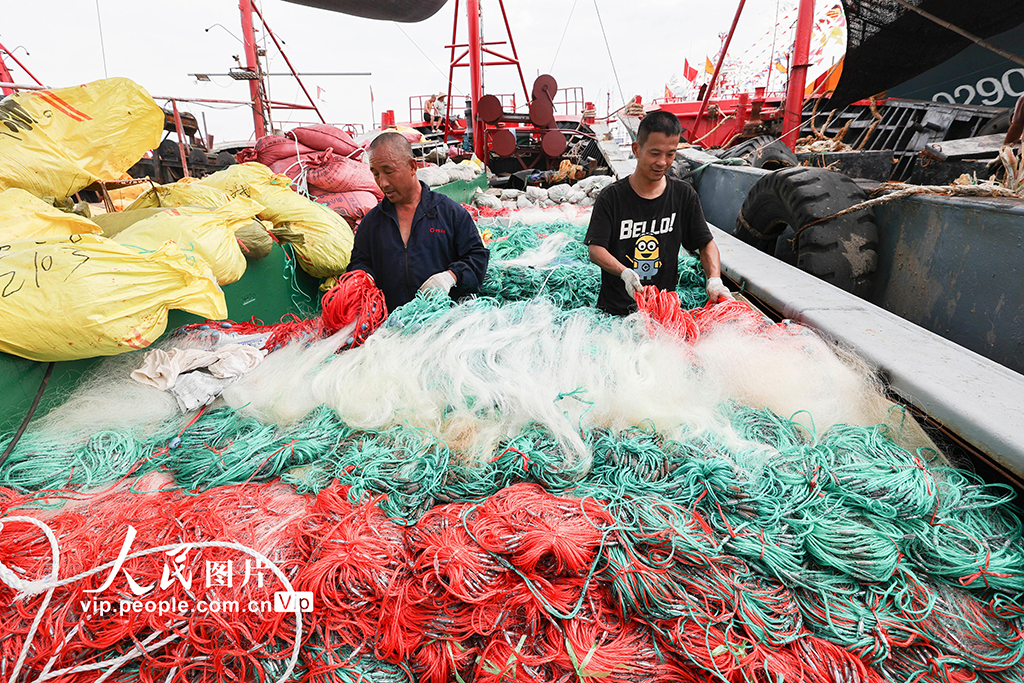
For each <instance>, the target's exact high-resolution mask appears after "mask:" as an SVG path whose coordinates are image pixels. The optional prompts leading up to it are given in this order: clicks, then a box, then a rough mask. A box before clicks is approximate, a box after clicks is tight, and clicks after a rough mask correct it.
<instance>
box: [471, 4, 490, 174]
mask: <svg viewBox="0 0 1024 683" xmlns="http://www.w3.org/2000/svg"><path fill="white" fill-rule="evenodd" d="M466 15H467V21H468V22H469V23H468V25H467V28H468V29H469V89H470V93H469V97H470V101H472V103H473V105H472V106H473V151H474V153H475V154H476V157H477V159H485V158H486V156H485V155H486V154H487V140H485V139H484V122H483V119H481V118H480V114H479V109H478V108H477V107H478V106H479V104H480V98H481V97H483V94H484V83H483V73H482V72H481V62H482V61H483V59H482V57H483V52H482V51H481V49H480V48H481V45H480V0H466Z"/></svg>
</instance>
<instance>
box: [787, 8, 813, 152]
mask: <svg viewBox="0 0 1024 683" xmlns="http://www.w3.org/2000/svg"><path fill="white" fill-rule="evenodd" d="M813 30H814V0H800V10H799V13H798V15H797V20H796V42H795V43H794V45H793V61H792V62H791V63H790V65H789V85H788V86H787V87H786V111H785V114H784V115H783V118H782V142H783V143H784V144H785V145H786V146H787V147H789V148H790V149H792V150H795V149H796V140H797V137H798V134H799V133H800V123H801V121H802V120H803V110H804V89H805V88H806V87H807V67H809V66H810V64H808V63H807V59H808V54H809V53H810V49H811V32H812V31H813Z"/></svg>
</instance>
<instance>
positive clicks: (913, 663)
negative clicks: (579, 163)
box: [0, 225, 1024, 683]
mask: <svg viewBox="0 0 1024 683" xmlns="http://www.w3.org/2000/svg"><path fill="white" fill-rule="evenodd" d="M489 229H491V230H492V233H491V235H490V236H491V238H492V241H491V249H492V262H493V263H495V264H497V265H494V266H492V269H491V271H490V272H489V274H488V279H487V283H490V285H488V284H487V283H485V289H486V288H487V287H489V286H492V287H494V289H493V290H488V291H487V294H488V296H483V297H480V298H478V299H476V300H474V301H470V302H465V303H461V304H455V303H454V302H452V301H451V300H450V299H447V298H446V297H443V296H438V295H437V294H436V293H435V294H429V293H425V294H421V295H419V296H418V297H417V298H416V299H415V300H414V301H412V302H410V303H409V304H407V305H406V306H403V307H401V308H399V309H398V310H397V311H394V312H392V314H391V315H390V317H388V319H387V321H386V322H385V323H384V324H383V325H382V326H381V327H380V328H379V329H377V331H376V332H374V333H373V334H372V335H369V336H366V337H364V338H363V339H362V340H361V342H362V343H361V344H351V343H346V342H347V338H348V336H352V335H353V331H358V330H359V326H360V325H361V322H360V319H359V317H358V316H355V317H353V316H352V315H351V314H345V315H341V317H339V318H336V320H338V321H340V322H336V323H333V324H332V328H335V329H338V330H339V331H337V332H335V333H334V334H333V336H327V337H326V338H323V337H324V335H323V334H320V333H318V334H316V335H310V337H309V338H308V339H306V340H305V343H303V342H302V341H299V342H297V343H291V344H286V345H285V346H283V347H282V348H280V349H279V350H275V351H274V352H273V353H271V354H270V355H269V356H268V357H267V358H266V359H265V361H264V362H263V364H261V365H260V367H259V368H257V369H256V370H254V371H253V372H252V373H250V374H249V375H246V376H245V377H243V378H242V379H241V380H239V381H238V382H236V383H235V384H232V385H231V386H230V387H229V389H228V391H227V392H225V394H224V396H223V398H222V400H220V401H218V402H217V403H215V404H213V405H212V406H210V407H209V408H206V409H204V410H202V411H199V412H198V413H195V414H190V415H185V416H182V415H178V414H177V413H176V412H175V409H174V406H173V402H172V403H171V404H170V405H168V404H167V403H166V401H165V400H164V397H163V395H162V392H158V391H157V390H155V389H152V388H149V387H131V385H130V384H129V383H128V382H129V381H128V380H126V379H124V374H125V373H123V372H120V371H119V369H123V368H125V367H129V366H130V364H131V363H132V362H133V360H134V361H136V362H137V360H138V359H139V356H138V355H137V354H128V355H127V356H128V357H127V358H120V359H115V360H113V361H111V364H110V365H108V366H107V367H106V368H105V369H104V370H103V371H102V372H101V373H100V375H99V376H98V377H97V378H95V379H94V380H93V381H92V382H90V383H87V384H86V385H84V386H83V387H82V388H81V389H80V390H79V391H78V392H77V394H76V395H75V396H73V397H71V398H70V399H69V401H68V402H67V403H66V404H65V405H64V406H63V407H61V408H59V409H57V410H55V411H53V412H52V413H51V414H50V415H48V416H46V417H45V418H44V419H42V420H40V421H39V422H37V423H36V424H35V425H33V427H32V428H31V429H30V430H29V431H28V432H26V434H25V435H24V436H23V437H22V438H21V439H20V441H18V443H17V444H16V447H15V448H14V450H13V452H12V453H11V455H10V457H9V458H8V460H7V461H6V462H5V463H4V465H3V467H2V468H0V486H2V488H0V506H2V510H3V518H2V519H0V522H2V524H3V526H2V529H0V563H2V565H3V566H2V568H0V580H2V582H3V587H2V589H0V590H2V593H3V597H2V598H0V600H2V601H3V602H2V604H4V605H6V607H5V608H4V609H3V610H2V611H0V633H2V634H3V635H4V637H3V639H0V661H2V662H3V664H2V665H0V674H2V675H3V677H5V678H8V679H12V678H13V680H25V681H35V680H51V679H53V680H65V681H101V680H102V681H129V680H131V681H135V680H141V681H145V682H147V683H149V682H153V683H156V682H162V681H218V682H220V681H237V680H260V681H292V680H297V681H311V682H312V681H317V682H319V681H323V682H324V683H326V682H327V681H334V680H342V681H350V682H351V683H356V682H358V681H365V680H369V681H379V682H381V683H385V682H386V683H401V682H404V681H409V682H412V681H429V682H431V683H445V682H448V681H460V682H463V681H465V682H468V681H484V682H487V681H492V682H494V683H497V682H498V681H513V680H528V681H572V680H588V679H591V678H602V679H607V680H609V681H613V682H614V681H622V682H630V683H635V682H639V681H665V682H668V681H673V682H679V681H682V682H697V681H710V680H717V681H726V682H727V683H748V682H752V681H762V682H763V683H778V682H779V681H783V680H785V681H806V682H808V683H833V682H834V683H840V682H842V683H850V682H853V683H882V682H883V681H893V682H898V683H920V682H922V681H925V682H928V683H972V682H973V681H981V682H984V683H1014V682H1017V681H1021V680H1022V673H1024V667H1022V663H1021V660H1022V657H1024V634H1022V631H1021V625H1022V618H1024V607H1022V604H1024V602H1022V598H1024V572H1022V567H1024V528H1022V524H1021V514H1020V510H1019V509H1018V508H1017V507H1015V504H1014V493H1013V491H1011V490H1009V489H1007V488H1004V487H1001V486H999V485H993V484H986V483H984V482H982V481H980V480H979V479H977V478H976V477H975V476H974V475H971V474H969V473H967V472H964V471H961V470H959V469H956V468H954V467H951V466H949V465H948V464H947V463H946V461H945V460H944V458H942V456H941V454H938V453H937V452H936V451H935V450H934V449H933V447H932V446H931V444H930V442H929V441H928V440H927V438H926V437H925V436H923V434H921V433H920V430H919V429H918V428H916V426H915V425H914V423H913V420H912V418H910V417H909V416H908V415H906V414H905V413H904V411H903V410H902V409H900V408H898V407H896V406H893V405H892V404H889V403H888V402H887V401H885V399H884V397H883V396H882V394H881V391H880V388H879V387H878V386H877V384H876V383H875V382H874V381H873V379H872V376H871V373H870V371H869V369H867V368H865V367H864V366H863V365H862V364H860V363H859V362H858V361H857V360H856V359H855V358H853V357H852V356H850V355H848V354H845V353H843V352H842V351H841V350H839V349H836V348H834V347H833V346H832V345H830V344H828V343H827V342H825V341H824V340H822V339H821V338H819V337H818V336H817V335H815V334H813V333H812V332H810V331H809V330H807V329H806V328H803V327H800V326H798V325H792V324H773V323H770V322H769V321H767V320H765V319H764V318H762V317H761V316H759V315H758V314H756V313H754V312H753V311H751V310H750V309H749V308H747V307H746V306H745V305H743V304H739V303H726V304H719V305H716V306H711V307H707V306H703V307H702V306H701V304H702V303H703V302H700V303H698V304H697V305H693V304H694V300H688V299H686V298H685V296H684V294H685V292H691V293H692V292H693V291H694V290H701V291H702V288H703V286H702V283H701V282H700V281H699V271H697V274H695V275H694V274H691V275H687V277H692V279H690V280H687V287H681V289H680V290H679V291H678V292H657V291H655V290H650V289H647V290H644V291H643V292H642V293H641V294H640V295H638V297H637V300H638V305H639V307H640V309H641V312H640V313H639V314H637V315H635V316H631V317H629V318H626V319H617V318H611V317H608V316H604V315H603V314H600V313H598V312H596V311H594V310H593V309H592V308H589V307H588V305H587V304H586V302H584V301H583V300H582V298H579V297H578V296H577V295H576V294H573V293H572V292H571V287H570V286H569V285H571V284H572V283H573V279H572V278H567V279H566V282H567V283H568V284H566V285H565V286H564V287H563V286H562V285H554V286H553V285H552V284H551V283H552V282H555V280H554V279H553V278H551V279H547V280H546V281H545V283H541V284H540V285H538V286H537V288H536V289H530V288H529V287H533V285H532V284H528V283H527V284H526V285H516V286H515V287H519V289H516V288H515V287H513V286H512V285H511V284H509V283H510V282H512V281H513V280H510V279H506V280H503V281H501V282H502V284H500V285H497V284H495V283H497V282H499V278H498V276H496V275H495V273H496V272H497V271H498V270H500V269H504V270H505V271H506V273H505V275H508V273H511V272H512V271H513V269H517V268H518V269H527V270H529V269H533V270H536V271H537V272H538V273H546V275H545V277H547V275H551V274H552V273H553V272H554V271H555V270H557V268H559V267H565V268H577V267H580V268H582V266H583V265H585V264H583V259H585V247H584V246H583V245H582V244H581V243H580V241H579V240H580V237H581V233H580V232H578V231H576V232H569V231H568V228H567V229H565V230H552V229H551V228H550V227H549V226H542V227H541V228H537V226H531V227H529V228H524V229H523V230H520V229H517V228H515V227H514V226H507V227H504V228H502V227H501V226H500V225H495V226H492V227H491V228H489ZM502 230H504V232H501V231H502ZM573 230H575V228H573ZM558 234H564V235H567V236H568V238H567V237H558V238H557V241H552V239H553V237H552V236H554V235H558ZM502 237H507V239H500V238H502ZM560 259H565V261H566V263H560V264H559V265H557V266H555V267H554V268H552V267H550V265H551V264H553V263H556V262H559V260H560ZM576 261H578V262H579V263H580V264H581V265H579V266H578V265H572V263H574V262H576ZM538 264H547V265H538ZM681 272H684V271H682V269H681ZM517 277H518V276H517ZM531 277H532V275H531ZM580 281H581V278H579V277H577V278H576V280H575V282H577V283H579V282H580ZM681 281H682V278H681ZM522 282H526V280H523V281H522ZM573 297H576V298H573ZM360 300H362V299H361V298H360V297H352V301H353V302H356V301H360ZM367 301H369V302H370V303H369V304H367V306H368V308H366V306H364V307H363V308H364V309H365V310H369V311H370V312H371V313H373V302H372V301H371V300H367ZM681 301H682V304H681V303H680V302H681ZM356 305H357V304H356V303H350V304H349V307H352V306H356ZM342 308H345V307H342ZM346 310H347V308H346ZM323 317H327V316H322V318H323ZM209 331H210V330H209V328H207V329H200V328H198V327H197V328H193V329H190V330H184V331H183V332H182V333H181V335H180V336H179V337H177V338H176V339H175V343H177V344H182V343H186V344H187V343H189V342H190V341H192V342H195V343H197V344H198V343H202V339H201V338H205V336H208V333H209ZM342 337H345V339H342ZM339 340H340V342H341V343H339ZM339 348H344V349H345V350H343V351H341V352H339ZM11 438H12V435H5V436H4V437H3V438H0V447H6V446H7V445H8V443H9V442H10V439H11ZM307 594H308V595H310V596H311V597H312V608H311V611H308V612H303V611H301V606H299V605H300V603H299V602H294V603H292V602H287V605H285V604H282V603H279V602H276V601H279V600H289V599H296V600H297V599H298V598H299V597H300V596H304V595H307ZM150 603H151V604H152V607H153V609H152V610H150V609H149V608H148V605H149V604H150ZM136 605H138V607H136ZM214 607H216V609H214Z"/></svg>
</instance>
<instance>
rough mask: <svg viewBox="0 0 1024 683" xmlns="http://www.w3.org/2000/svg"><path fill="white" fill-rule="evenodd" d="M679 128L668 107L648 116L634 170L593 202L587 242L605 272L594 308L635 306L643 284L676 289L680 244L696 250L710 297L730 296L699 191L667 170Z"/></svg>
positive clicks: (618, 311) (619, 311)
mask: <svg viewBox="0 0 1024 683" xmlns="http://www.w3.org/2000/svg"><path fill="white" fill-rule="evenodd" d="M680 132H681V131H680V126H679V119H677V118H676V117H675V116H673V115H672V114H670V113H668V112H664V111H655V112H651V113H650V114H648V115H647V116H645V117H644V119H643V121H641V122H640V128H639V130H638V132H637V141H636V142H634V143H633V155H634V156H635V157H636V170H635V171H633V173H632V174H631V175H630V176H629V177H628V178H623V179H621V180H618V181H616V182H614V183H612V184H611V185H609V186H608V187H606V188H605V189H604V190H603V191H602V192H601V194H600V195H599V196H598V198H597V203H596V204H595V205H594V212H593V214H592V215H591V218H590V228H589V229H588V230H587V237H586V239H585V240H584V241H585V242H586V244H587V245H589V247H590V260H591V261H593V262H594V263H595V264H597V265H598V266H600V267H601V270H602V271H603V272H602V273H601V292H600V294H599V295H598V297H597V307H598V308H600V309H601V310H602V311H605V312H606V313H611V314H612V315H627V314H629V313H632V312H633V311H635V310H636V308H637V306H636V300H635V299H634V295H635V294H636V293H637V292H638V291H640V289H641V287H643V286H644V285H654V286H655V287H657V288H658V289H667V290H670V291H675V288H676V283H677V281H678V279H679V272H678V260H679V248H680V246H682V247H684V248H686V249H688V250H690V251H699V253H700V262H701V265H702V266H703V268H704V273H705V274H706V275H707V277H708V285H707V291H708V300H709V302H711V303H717V302H718V301H720V300H722V299H732V295H731V294H729V290H728V289H727V288H726V287H725V285H723V284H722V278H721V267H720V264H719V256H718V246H717V245H716V244H715V241H714V240H713V239H712V238H711V231H710V230H709V229H708V224H707V222H705V220H704V212H703V211H701V208H700V200H699V199H698V198H697V193H696V191H694V189H693V188H692V187H691V186H690V185H689V184H688V183H684V182H682V181H681V180H677V179H675V178H668V177H666V175H665V174H666V173H667V172H668V170H669V169H670V168H672V161H673V159H674V158H675V154H676V148H677V147H678V146H679V136H680Z"/></svg>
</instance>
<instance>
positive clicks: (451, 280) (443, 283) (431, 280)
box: [420, 270, 455, 294]
mask: <svg viewBox="0 0 1024 683" xmlns="http://www.w3.org/2000/svg"><path fill="white" fill-rule="evenodd" d="M454 286H455V276H454V275H452V274H451V273H450V272H448V271H447V270H443V271H441V272H440V273H434V274H433V275H431V276H430V277H428V278H427V281H426V282H424V283H423V284H422V285H420V291H421V292H422V291H423V290H426V289H440V290H441V291H442V292H444V293H445V294H448V293H449V292H451V291H452V287H454Z"/></svg>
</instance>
